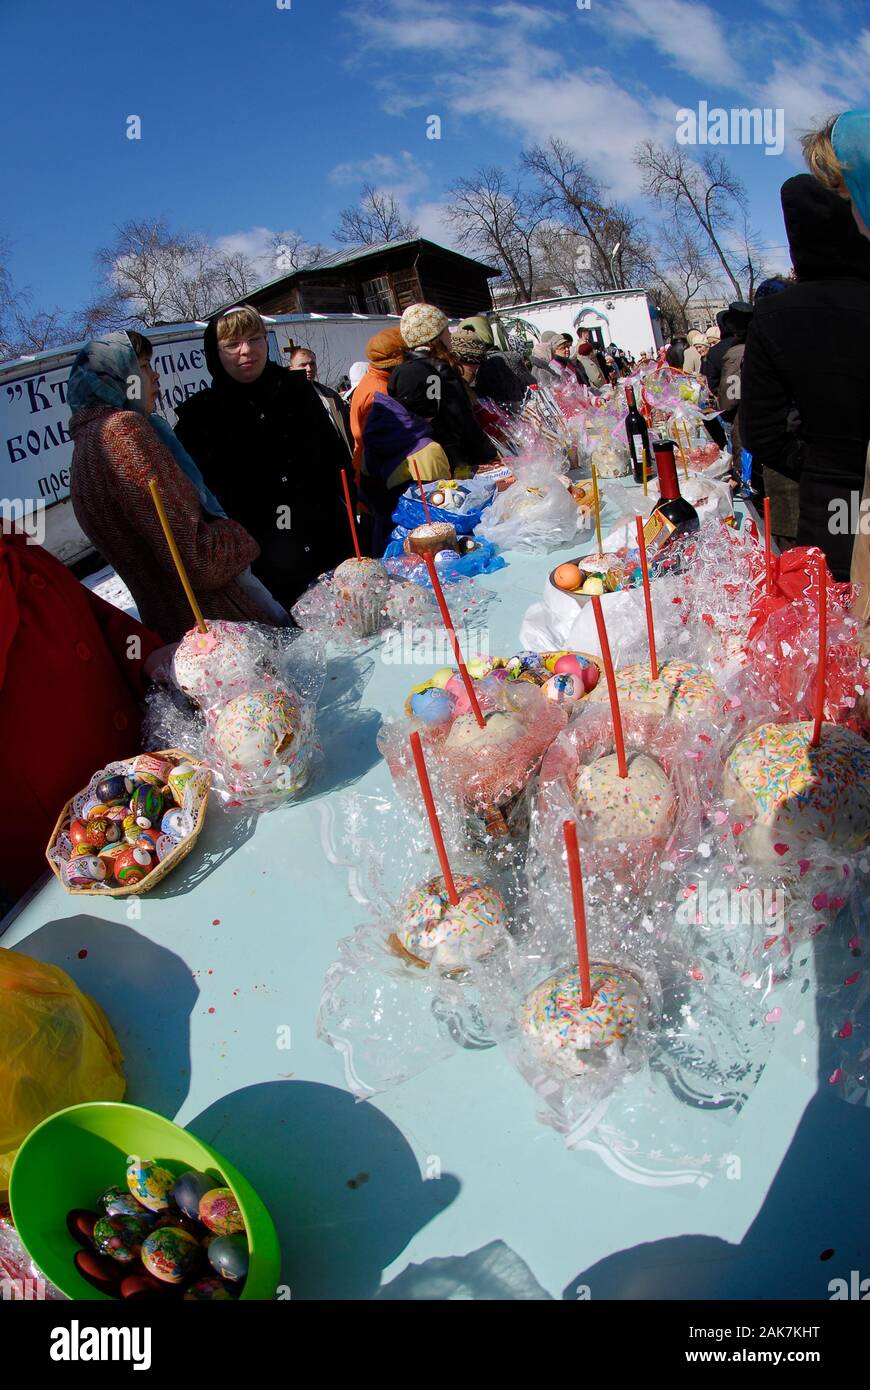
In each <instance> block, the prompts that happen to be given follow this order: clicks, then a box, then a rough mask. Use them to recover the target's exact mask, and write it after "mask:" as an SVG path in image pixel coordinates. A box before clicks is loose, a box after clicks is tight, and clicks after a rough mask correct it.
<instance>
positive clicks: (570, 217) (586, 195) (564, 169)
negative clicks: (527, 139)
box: [520, 139, 609, 264]
mask: <svg viewBox="0 0 870 1390" xmlns="http://www.w3.org/2000/svg"><path fill="white" fill-rule="evenodd" d="M520 158H521V160H522V164H523V167H524V168H525V169H526V170H527V171H528V173H530V174H533V175H534V177H535V178H536V179H537V180H538V183H539V185H540V189H541V203H542V206H543V207H544V208H546V209H547V210H548V211H549V212H550V213H551V214H552V215H553V216H554V217H557V218H558V219H559V220H560V221H564V222H566V223H567V224H568V225H569V226H573V227H574V228H575V230H577V231H582V232H583V233H584V235H585V236H586V237H587V238H588V240H589V242H590V244H591V247H592V250H593V251H594V252H597V254H598V257H599V259H600V261H602V262H603V263H605V264H606V263H607V260H608V256H609V251H608V249H607V247H606V245H605V243H604V241H603V240H602V238H601V221H602V217H603V215H604V212H605V208H604V201H603V190H602V187H601V184H600V183H599V182H598V180H597V179H595V178H594V177H593V175H592V174H591V173H590V171H589V169H588V168H587V167H586V165H585V164H584V163H583V161H582V159H580V158H579V157H578V156H577V155H576V154H575V153H574V151H573V150H571V149H570V148H569V147H568V145H566V144H565V142H564V140H556V139H553V140H549V141H548V142H547V144H546V145H534V146H533V147H532V149H530V150H524V151H523V153H522V155H521V156H520Z"/></svg>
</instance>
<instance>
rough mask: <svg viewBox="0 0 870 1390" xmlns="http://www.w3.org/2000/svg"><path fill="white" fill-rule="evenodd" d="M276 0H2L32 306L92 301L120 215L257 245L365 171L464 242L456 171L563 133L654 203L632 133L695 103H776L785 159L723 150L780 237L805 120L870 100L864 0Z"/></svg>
mask: <svg viewBox="0 0 870 1390" xmlns="http://www.w3.org/2000/svg"><path fill="white" fill-rule="evenodd" d="M584 2H585V0H584ZM282 3H283V4H285V5H286V4H287V3H288V0H196V2H194V0H172V2H171V3H170V0H148V3H143V4H138V5H132V4H126V3H122V0H85V3H83V4H77V5H72V4H70V3H68V0H41V2H40V3H38V4H37V3H33V0H29V2H28V3H23V2H22V0H3V3H2V5H0V47H2V51H3V53H4V55H5V57H4V73H3V76H4V83H3V95H2V137H3V144H2V148H3V151H4V155H5V159H4V165H5V168H4V185H5V187H4V192H5V195H6V196H5V197H4V198H3V200H2V205H0V238H2V239H3V240H5V241H6V242H7V243H8V244H9V247H10V257H9V266H10V269H11V271H12V274H13V277H14V280H15V283H16V285H17V286H19V287H25V286H27V287H29V288H30V289H31V290H32V292H33V296H34V302H35V303H36V304H39V305H40V306H43V307H53V306H54V305H59V306H60V307H62V308H63V309H65V310H73V309H74V308H76V307H77V306H78V305H79V304H80V303H81V302H83V301H85V300H86V299H88V298H89V297H90V295H91V293H92V291H93V289H94V287H95V285H96V269H95V265H94V260H93V255H94V251H95V250H96V248H97V247H99V246H103V245H106V244H108V243H110V242H111V241H112V238H113V230H114V227H115V226H116V225H117V224H119V223H120V222H122V221H124V220H125V219H126V218H128V217H133V216H155V215H160V214H162V215H164V216H165V217H166V218H167V220H168V221H169V222H170V224H172V225H173V226H177V227H180V228H185V229H189V230H196V231H200V232H202V233H204V234H205V235H206V236H208V237H209V238H210V239H211V240H214V241H220V240H223V241H224V244H226V245H228V246H230V247H239V248H241V249H244V250H247V251H248V252H249V253H253V254H256V253H258V252H260V251H262V250H263V249H264V247H265V246H266V244H267V242H268V234H269V232H270V231H273V230H279V229H282V230H283V229H288V228H292V229H294V230H296V231H298V232H301V233H303V234H304V235H305V236H306V237H307V238H308V239H310V240H321V241H325V242H329V241H330V240H331V232H332V229H333V227H334V226H335V223H336V221H337V213H338V211H339V209H340V208H341V207H343V206H345V205H346V204H348V203H351V202H353V201H354V198H355V195H356V192H357V190H358V188H359V185H360V183H361V182H362V180H363V179H365V178H369V179H371V180H372V181H373V182H375V183H377V184H379V185H381V186H385V187H388V188H390V189H391V190H392V191H394V192H395V193H396V195H397V196H398V197H399V198H400V199H401V201H402V203H403V205H404V206H405V208H406V209H407V211H408V212H410V213H412V214H413V215H414V217H415V218H416V220H417V221H418V222H419V223H420V225H421V229H422V231H423V233H424V235H428V236H432V237H433V238H434V239H436V240H448V238H449V234H448V232H447V229H446V227H445V226H444V223H443V218H442V205H443V201H444V191H445V188H446V185H447V184H448V183H449V182H450V181H451V179H453V178H455V177H457V176H458V175H462V174H469V173H471V172H472V171H473V170H474V168H475V167H476V166H478V165H479V164H481V163H501V164H505V165H507V164H510V163H512V162H513V161H514V160H515V158H516V156H517V154H518V152H519V150H520V148H521V147H522V146H523V145H524V144H528V143H531V142H533V141H543V140H546V139H547V137H548V136H550V135H558V136H560V137H562V138H563V139H565V140H566V141H568V142H569V143H571V144H572V145H574V146H575V148H577V149H578V151H579V152H580V153H581V154H582V155H583V157H584V158H585V159H586V160H587V161H588V163H589V164H590V166H591V167H592V169H593V170H594V172H596V173H597V174H599V175H600V176H602V177H603V178H605V179H606V180H607V181H608V182H609V183H610V185H611V188H612V191H613V193H614V195H615V196H618V197H620V198H622V199H624V200H626V201H629V202H637V205H638V207H639V208H640V206H641V205H640V202H639V199H638V175H637V171H636V170H635V169H634V168H633V166H632V163H631V152H632V149H633V148H634V146H635V144H636V143H637V141H638V140H640V139H642V138H644V137H645V136H650V137H652V138H665V139H668V140H670V139H672V138H673V134H674V130H675V117H674V113H675V111H676V109H677V108H679V107H695V106H697V104H698V102H699V101H702V100H703V101H707V102H708V103H709V104H710V105H711V106H721V107H725V108H731V107H734V106H756V105H758V106H770V107H773V108H782V109H783V111H784V124H785V131H786V136H787V139H786V147H785V150H784V152H783V153H782V154H781V155H779V156H770V155H766V154H765V153H764V150H763V148H762V147H761V146H755V147H752V146H750V147H735V148H727V149H724V150H723V151H722V153H724V154H725V155H726V156H727V157H728V159H729V160H730V162H731V163H732V165H733V167H734V169H735V171H736V172H738V173H739V174H740V176H741V177H742V179H743V180H744V182H745V183H746V185H747V188H748V190H749V194H750V199H751V207H752V220H753V222H754V224H755V225H756V227H757V228H758V229H759V231H760V232H761V234H762V235H763V237H764V238H765V240H766V241H767V242H768V243H769V244H770V245H771V246H772V247H774V248H781V247H782V243H783V241H784V237H783V232H782V226H781V221H780V215H779V200H778V191H779V186H780V184H781V183H782V181H783V180H784V179H785V178H787V177H788V176H789V175H790V174H792V173H795V172H798V171H799V170H800V169H801V168H802V167H803V166H802V163H801V159H800V153H799V150H798V148H797V145H796V141H795V135H796V132H799V131H800V130H802V129H804V128H806V127H807V126H808V125H809V124H811V123H812V121H813V119H814V118H816V117H818V118H823V117H825V116H827V115H828V114H829V113H830V112H832V111H837V110H842V109H844V108H846V107H848V106H856V105H866V104H867V103H868V101H870V80H868V79H867V77H866V76H865V74H867V72H868V71H870V4H868V2H867V0H813V3H809V2H808V0H719V3H717V4H715V5H707V4H704V3H696V2H695V0H591V3H590V7H589V9H586V10H582V9H578V7H577V0H488V2H487V3H477V0H373V3H372V2H370V0H289V8H284V9H282V8H279V4H282ZM131 114H135V115H138V116H140V117H141V119H142V139H141V140H139V141H132V140H128V139H127V138H126V135H125V131H126V119H127V117H128V116H129V115H131ZM433 114H436V115H439V116H440V117H441V121H442V138H441V139H440V140H438V141H435V140H428V139H427V138H426V120H427V117H428V116H430V115H433ZM771 260H772V261H773V262H775V263H776V264H778V265H782V266H784V265H785V264H786V263H787V258H786V256H785V253H784V249H781V250H776V249H775V250H774V251H773V254H772V257H771Z"/></svg>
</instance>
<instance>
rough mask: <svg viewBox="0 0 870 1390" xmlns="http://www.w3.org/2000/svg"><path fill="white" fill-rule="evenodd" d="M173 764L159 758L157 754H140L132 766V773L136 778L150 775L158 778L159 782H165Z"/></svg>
mask: <svg viewBox="0 0 870 1390" xmlns="http://www.w3.org/2000/svg"><path fill="white" fill-rule="evenodd" d="M171 770H172V763H171V762H169V760H168V759H167V758H158V757H157V755H156V753H139V754H138V755H137V756H136V757H135V758H134V759H133V761H132V763H131V764H130V771H131V773H132V774H133V775H134V776H141V775H143V774H144V775H149V776H151V777H156V778H157V780H158V782H165V781H166V778H167V777H168V775H169V773H170V771H171Z"/></svg>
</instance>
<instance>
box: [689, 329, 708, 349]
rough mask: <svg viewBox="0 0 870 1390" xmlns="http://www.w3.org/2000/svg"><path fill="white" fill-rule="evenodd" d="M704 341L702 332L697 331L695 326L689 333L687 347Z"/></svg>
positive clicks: (695, 345)
mask: <svg viewBox="0 0 870 1390" xmlns="http://www.w3.org/2000/svg"><path fill="white" fill-rule="evenodd" d="M703 342H706V339H705V337H704V334H703V333H699V332H698V330H697V328H693V329H692V330H691V332H690V333H689V347H697V346H698V344H699V343H703Z"/></svg>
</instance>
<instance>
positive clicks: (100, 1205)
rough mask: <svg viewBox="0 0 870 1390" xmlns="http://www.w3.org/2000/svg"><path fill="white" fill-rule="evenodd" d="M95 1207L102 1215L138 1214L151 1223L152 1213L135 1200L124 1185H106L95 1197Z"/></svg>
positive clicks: (152, 1219)
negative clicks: (103, 1190)
mask: <svg viewBox="0 0 870 1390" xmlns="http://www.w3.org/2000/svg"><path fill="white" fill-rule="evenodd" d="M97 1209H98V1211H100V1212H101V1213H102V1215H103V1216H138V1217H139V1218H140V1219H141V1220H143V1221H147V1222H148V1223H149V1225H150V1224H153V1221H154V1213H153V1212H152V1211H149V1210H148V1208H147V1207H143V1206H142V1204H141V1202H137V1201H136V1198H135V1197H134V1196H133V1194H132V1192H130V1191H129V1190H128V1189H127V1188H126V1187H107V1188H106V1190H105V1192H101V1193H100V1195H99V1197H98V1198H97Z"/></svg>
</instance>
